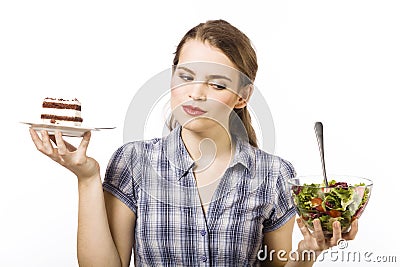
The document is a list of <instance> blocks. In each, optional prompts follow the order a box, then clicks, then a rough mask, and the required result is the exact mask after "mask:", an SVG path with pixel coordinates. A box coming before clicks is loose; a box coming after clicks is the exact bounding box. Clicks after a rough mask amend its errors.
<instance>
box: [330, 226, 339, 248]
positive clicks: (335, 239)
mask: <svg viewBox="0 0 400 267" xmlns="http://www.w3.org/2000/svg"><path fill="white" fill-rule="evenodd" d="M332 228H333V235H332V238H331V240H330V245H331V246H332V247H333V246H336V245H337V244H338V242H339V240H341V239H342V227H341V225H340V222H338V221H335V222H333V223H332Z"/></svg>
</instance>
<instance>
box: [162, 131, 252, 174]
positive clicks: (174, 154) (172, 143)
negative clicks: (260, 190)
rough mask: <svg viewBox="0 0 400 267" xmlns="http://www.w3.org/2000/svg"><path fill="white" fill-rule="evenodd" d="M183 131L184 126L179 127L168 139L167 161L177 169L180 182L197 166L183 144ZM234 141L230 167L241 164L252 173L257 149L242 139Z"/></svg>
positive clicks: (234, 138) (234, 139)
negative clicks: (233, 152)
mask: <svg viewBox="0 0 400 267" xmlns="http://www.w3.org/2000/svg"><path fill="white" fill-rule="evenodd" d="M181 130H182V126H177V127H175V128H174V129H173V130H172V131H171V133H170V134H169V135H168V136H167V137H166V156H167V160H168V161H169V163H170V164H171V167H172V168H174V169H175V171H176V175H177V179H178V180H179V179H181V178H182V177H183V176H184V175H185V174H187V173H188V171H189V170H190V169H191V168H192V167H194V164H195V162H194V160H193V159H192V158H191V157H190V155H189V152H188V151H187V149H186V147H185V144H184V143H183V140H182V136H181ZM232 141H233V142H234V143H235V154H234V157H233V160H232V162H231V164H230V165H229V167H234V166H235V165H237V164H241V165H243V166H244V167H245V168H247V169H248V171H249V172H250V173H252V169H253V167H254V166H255V162H256V161H255V148H254V147H252V146H251V145H250V144H249V143H248V142H245V141H243V140H241V139H240V138H236V137H233V138H232Z"/></svg>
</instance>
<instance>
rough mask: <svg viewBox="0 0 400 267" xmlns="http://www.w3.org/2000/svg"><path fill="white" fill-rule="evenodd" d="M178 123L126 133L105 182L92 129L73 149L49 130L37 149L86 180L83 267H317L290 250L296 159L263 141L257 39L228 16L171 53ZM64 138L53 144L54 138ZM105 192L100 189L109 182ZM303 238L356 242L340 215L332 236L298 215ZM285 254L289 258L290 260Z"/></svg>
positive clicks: (315, 247)
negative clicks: (146, 136) (133, 136)
mask: <svg viewBox="0 0 400 267" xmlns="http://www.w3.org/2000/svg"><path fill="white" fill-rule="evenodd" d="M172 72H173V73H172V79H171V109H172V117H173V120H172V121H174V123H171V125H174V127H172V131H171V133H170V134H169V135H168V136H167V137H164V138H156V139H153V140H148V141H136V142H130V143H127V144H125V145H123V146H122V147H120V148H119V149H118V150H117V151H116V152H115V153H114V155H113V156H112V158H111V160H110V162H109V165H108V168H107V171H106V175H105V178H104V183H103V185H102V183H101V177H100V168H99V164H98V163H97V162H96V161H95V160H94V159H93V158H90V157H88V156H86V150H87V147H88V145H89V140H90V132H87V133H85V135H84V136H83V138H82V141H81V144H80V145H79V147H78V148H77V149H76V148H74V147H73V146H71V145H70V144H68V143H66V142H65V141H64V140H63V138H62V134H61V133H59V132H56V133H55V136H54V137H49V135H48V133H47V132H41V135H42V136H41V138H40V137H39V136H38V135H37V133H36V132H35V131H34V130H32V129H30V133H31V136H32V139H33V142H34V143H35V145H36V147H37V149H38V150H39V151H41V152H42V153H44V154H46V155H47V156H49V157H50V158H52V159H53V160H55V161H56V162H58V163H59V164H61V165H63V166H64V167H66V168H67V169H69V170H70V171H72V172H73V173H74V174H75V175H76V176H77V177H78V188H79V215H78V216H79V219H78V261H79V264H80V265H82V266H129V263H130V260H131V252H132V248H133V250H134V256H135V263H136V264H137V265H138V266H170V265H171V266H258V265H259V264H261V262H260V255H261V254H260V253H259V252H260V250H261V249H262V248H264V247H265V248H267V250H268V251H267V252H271V251H272V250H274V251H280V250H282V251H286V252H287V254H286V255H283V254H280V255H279V256H280V257H276V255H275V254H273V253H269V255H271V257H267V259H266V261H265V262H263V264H265V265H268V266H311V265H312V264H313V262H314V260H313V259H311V260H310V259H301V258H300V259H297V260H296V259H289V254H288V253H289V252H290V251H291V249H292V248H291V244H292V231H293V226H294V221H295V208H294V207H293V205H292V202H291V201H290V194H289V190H288V188H287V184H286V180H287V179H289V178H291V177H293V176H294V175H295V172H294V169H293V167H292V165H291V164H290V163H289V162H287V161H285V160H283V159H281V158H279V157H277V156H273V155H270V154H267V153H266V152H263V151H262V150H260V149H258V148H257V140H256V136H255V132H254V130H253V128H252V126H251V121H250V115H249V112H248V110H247V107H246V105H247V102H248V99H249V97H250V95H251V92H252V88H253V85H252V84H253V81H254V79H255V76H256V72H257V59H256V54H255V52H254V50H253V48H252V46H251V43H250V40H249V39H248V38H247V37H246V36H245V35H244V34H243V33H242V32H240V31H239V30H238V29H237V28H235V27H233V26H232V25H230V24H229V23H227V22H225V21H223V20H216V21H208V22H206V23H202V24H199V25H198V26H196V27H194V28H193V29H191V30H190V31H189V32H188V33H187V34H186V35H185V36H184V37H183V39H182V40H181V42H180V43H179V45H178V47H177V50H176V53H175V58H174V61H173V71H172ZM51 140H53V142H54V143H55V144H56V148H54V147H53V145H52V144H51ZM103 189H104V190H103ZM297 223H298V226H299V227H300V230H301V232H302V234H303V236H304V239H303V240H302V241H300V242H299V244H298V248H297V252H299V254H301V253H302V252H304V251H315V253H316V254H317V255H318V254H320V253H321V252H322V251H323V250H324V249H327V248H329V247H331V246H334V245H336V244H337V242H338V240H340V239H341V238H345V239H353V238H354V237H355V235H356V232H357V221H354V222H353V224H352V228H351V231H350V232H349V233H348V234H346V235H343V236H342V235H341V232H340V223H338V222H337V223H335V224H334V234H333V237H332V238H331V239H329V240H328V239H325V237H324V235H323V233H322V229H321V226H320V224H319V221H318V220H315V222H314V226H315V231H314V232H313V233H310V232H309V231H308V229H307V227H306V226H305V225H304V224H303V223H302V222H301V221H300V220H297ZM282 258H285V259H286V260H283V259H282Z"/></svg>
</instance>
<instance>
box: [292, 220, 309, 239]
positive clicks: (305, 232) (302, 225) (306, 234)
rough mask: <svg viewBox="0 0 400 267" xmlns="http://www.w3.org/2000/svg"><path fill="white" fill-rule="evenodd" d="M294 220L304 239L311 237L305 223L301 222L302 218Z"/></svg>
mask: <svg viewBox="0 0 400 267" xmlns="http://www.w3.org/2000/svg"><path fill="white" fill-rule="evenodd" d="M296 222H297V225H298V226H299V228H300V232H301V234H302V235H303V236H304V239H307V238H310V237H311V233H310V231H309V230H308V228H307V226H306V225H305V223H304V222H303V220H302V219H301V218H297V219H296Z"/></svg>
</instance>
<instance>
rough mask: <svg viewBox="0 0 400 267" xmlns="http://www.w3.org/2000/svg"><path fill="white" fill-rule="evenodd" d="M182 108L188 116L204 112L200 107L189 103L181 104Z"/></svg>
mask: <svg viewBox="0 0 400 267" xmlns="http://www.w3.org/2000/svg"><path fill="white" fill-rule="evenodd" d="M182 108H183V110H184V111H185V112H186V113H187V114H189V115H190V116H200V115H203V114H204V113H206V111H204V110H202V109H201V108H199V107H194V106H191V105H182Z"/></svg>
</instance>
